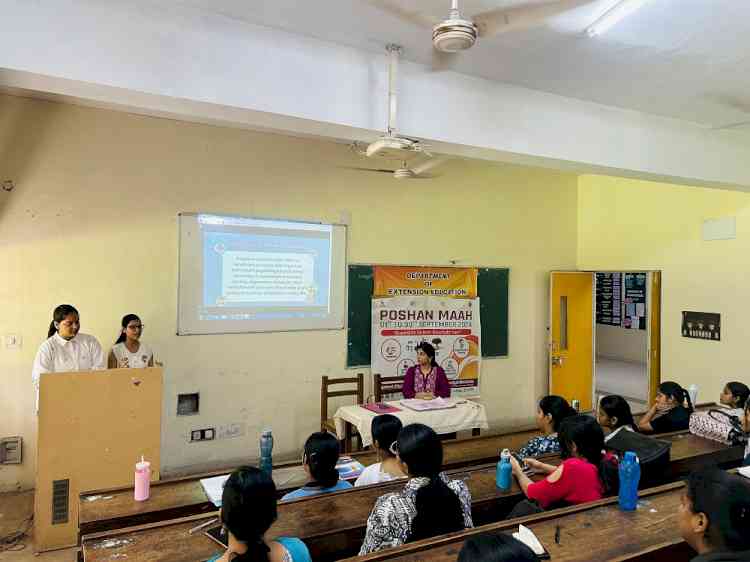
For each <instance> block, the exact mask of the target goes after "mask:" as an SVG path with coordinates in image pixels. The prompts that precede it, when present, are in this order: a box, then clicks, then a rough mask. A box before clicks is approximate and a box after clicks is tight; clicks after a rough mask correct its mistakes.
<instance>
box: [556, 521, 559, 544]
mask: <svg viewBox="0 0 750 562" xmlns="http://www.w3.org/2000/svg"><path fill="white" fill-rule="evenodd" d="M555 544H560V525H555Z"/></svg>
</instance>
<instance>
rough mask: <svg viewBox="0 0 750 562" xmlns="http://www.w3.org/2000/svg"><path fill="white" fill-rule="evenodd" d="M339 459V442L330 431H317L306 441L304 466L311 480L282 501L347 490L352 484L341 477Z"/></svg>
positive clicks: (303, 456)
mask: <svg viewBox="0 0 750 562" xmlns="http://www.w3.org/2000/svg"><path fill="white" fill-rule="evenodd" d="M338 460H339V442H338V441H337V440H336V438H335V437H334V436H333V435H331V434H330V433H326V432H325V431H317V432H315V433H313V434H312V435H311V436H310V437H308V438H307V441H305V450H304V452H303V453H302V466H303V467H304V469H305V473H306V474H307V476H308V477H309V478H310V481H309V482H308V483H307V484H305V485H304V486H303V487H302V488H299V489H297V490H294V491H293V492H289V493H288V494H286V495H285V496H284V497H283V498H281V501H287V500H295V499H297V498H305V497H307V496H317V495H318V494H327V493H328V492H338V491H339V490H346V489H348V488H351V487H352V485H351V484H349V482H346V481H345V480H340V479H339V471H338V470H336V463H337V462H338Z"/></svg>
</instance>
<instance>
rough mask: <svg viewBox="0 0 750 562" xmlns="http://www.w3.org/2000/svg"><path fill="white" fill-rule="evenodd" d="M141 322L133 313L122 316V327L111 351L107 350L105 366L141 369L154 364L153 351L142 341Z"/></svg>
mask: <svg viewBox="0 0 750 562" xmlns="http://www.w3.org/2000/svg"><path fill="white" fill-rule="evenodd" d="M141 334H143V323H142V322H141V319H140V318H138V316H137V315H135V314H126V315H125V316H123V317H122V329H121V330H120V336H119V337H118V338H117V341H116V342H115V345H114V346H113V347H112V351H110V352H109V358H108V359H107V366H108V367H109V368H110V369H118V368H119V369H122V368H127V367H129V368H131V369H142V368H143V367H153V366H154V352H153V351H151V348H150V347H149V346H147V345H146V344H145V343H142V342H141V341H140V340H141Z"/></svg>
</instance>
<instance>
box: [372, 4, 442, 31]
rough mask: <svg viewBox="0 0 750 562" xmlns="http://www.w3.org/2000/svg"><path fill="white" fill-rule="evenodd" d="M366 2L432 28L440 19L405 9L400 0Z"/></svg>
mask: <svg viewBox="0 0 750 562" xmlns="http://www.w3.org/2000/svg"><path fill="white" fill-rule="evenodd" d="M365 2H366V3H367V4H370V5H371V6H373V7H375V8H377V9H378V10H380V11H382V12H386V13H389V14H391V15H393V16H396V17H397V18H398V19H400V20H403V21H406V22H409V23H411V24H413V25H416V26H418V27H424V28H425V29H432V27H433V26H434V25H435V24H437V23H438V20H436V19H433V18H431V17H430V16H427V15H425V14H420V13H419V12H411V11H409V10H405V9H404V8H402V7H401V6H399V5H398V0H390V1H389V0H365Z"/></svg>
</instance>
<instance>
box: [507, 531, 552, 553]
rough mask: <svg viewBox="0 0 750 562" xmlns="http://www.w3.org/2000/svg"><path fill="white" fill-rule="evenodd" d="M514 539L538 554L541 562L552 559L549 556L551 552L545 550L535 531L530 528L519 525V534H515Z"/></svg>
mask: <svg viewBox="0 0 750 562" xmlns="http://www.w3.org/2000/svg"><path fill="white" fill-rule="evenodd" d="M513 538H514V539H516V540H518V541H521V542H522V543H523V544H525V545H526V546H528V547H529V548H530V549H531V550H532V551H534V554H536V556H537V558H539V560H548V559H549V558H550V555H549V552H547V549H546V548H544V545H543V544H542V543H541V542H539V539H538V538H536V535H535V534H534V531H532V530H531V529H529V528H528V527H524V526H523V525H519V526H518V532H517V533H513Z"/></svg>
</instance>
